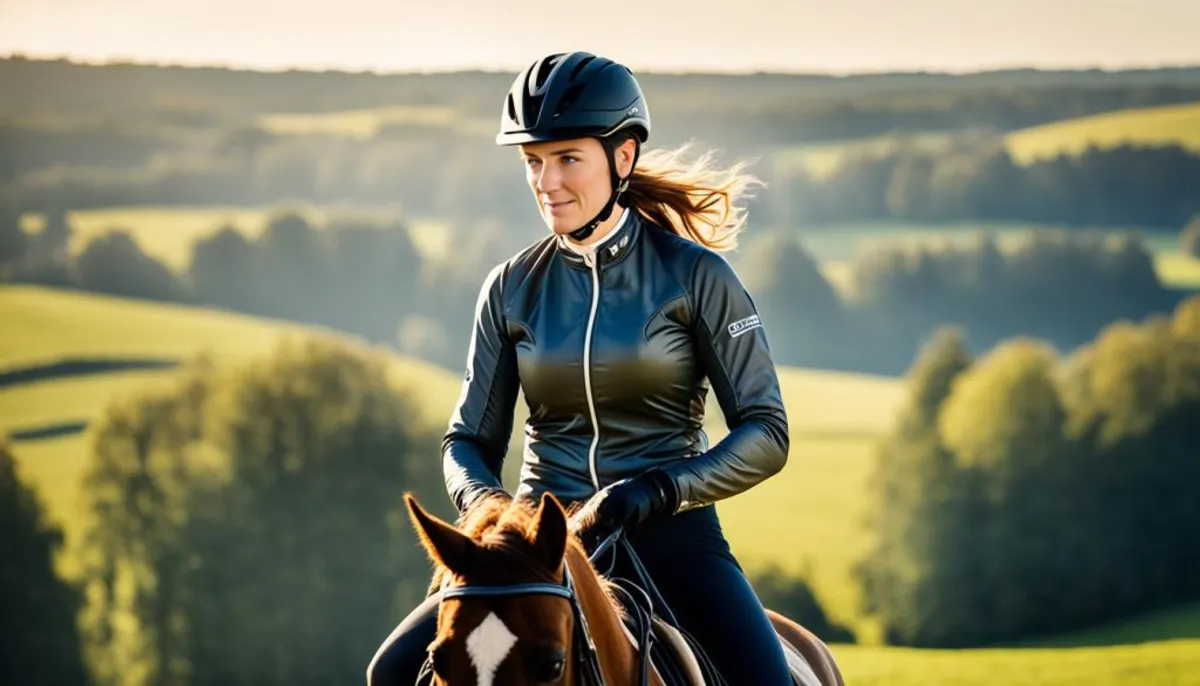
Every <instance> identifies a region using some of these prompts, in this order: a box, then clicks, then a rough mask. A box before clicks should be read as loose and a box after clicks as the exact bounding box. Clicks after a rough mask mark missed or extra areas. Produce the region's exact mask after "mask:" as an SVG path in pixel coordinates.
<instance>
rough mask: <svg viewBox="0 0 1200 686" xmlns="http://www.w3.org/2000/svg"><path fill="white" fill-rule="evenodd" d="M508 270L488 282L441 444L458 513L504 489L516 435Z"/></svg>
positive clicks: (445, 473)
mask: <svg viewBox="0 0 1200 686" xmlns="http://www.w3.org/2000/svg"><path fill="white" fill-rule="evenodd" d="M503 275H504V265H499V266H497V267H496V268H494V269H493V270H492V271H491V272H490V273H489V274H488V276H487V278H486V279H485V280H484V282H483V285H482V286H481V288H480V291H479V297H478V300H477V301H476V304H475V322H474V328H473V329H472V331H471V339H470V346H469V348H468V353H467V367H466V373H465V374H464V376H463V381H462V388H461V392H460V394H459V398H458V404H457V405H456V406H455V408H454V412H453V414H452V415H451V417H450V422H449V427H448V428H447V431H446V434H445V435H444V437H443V439H442V474H443V477H444V478H445V482H446V490H447V492H448V493H449V495H450V499H451V500H452V501H453V502H454V505H455V507H457V508H458V511H459V512H460V513H461V512H465V511H466V510H467V508H468V507H470V505H471V504H472V503H474V502H475V500H476V499H478V498H479V497H481V496H485V495H488V494H489V493H492V492H494V491H497V490H500V491H502V490H503V488H504V487H503V483H502V481H501V478H500V477H501V467H502V465H503V464H504V456H505V453H506V452H507V451H508V443H509V440H510V438H511V437H512V430H513V426H512V425H513V408H514V407H515V405H516V399H517V391H518V388H519V386H520V379H519V377H518V374H517V358H516V353H515V351H514V348H513V344H512V341H511V340H510V339H509V337H508V332H507V330H506V329H505V322H504V305H503V302H502V292H503Z"/></svg>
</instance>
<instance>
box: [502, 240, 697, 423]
mask: <svg viewBox="0 0 1200 686" xmlns="http://www.w3.org/2000/svg"><path fill="white" fill-rule="evenodd" d="M637 257H638V256H636V255H632V256H630V259H629V260H626V261H625V262H623V263H622V264H620V265H617V266H616V267H615V268H612V269H602V270H600V272H599V275H598V276H599V288H600V290H599V297H598V299H597V301H596V303H595V314H594V321H592V322H591V327H590V328H591V332H590V333H591V340H590V349H589V354H588V355H587V356H586V359H587V360H588V367H587V369H586V370H585V366H584V362H585V354H584V350H585V348H587V347H589V346H588V343H589V341H588V333H589V320H590V319H592V309H593V293H594V289H593V278H594V277H593V274H592V272H591V271H586V270H581V269H554V270H550V271H549V273H548V277H547V278H546V279H545V280H544V281H542V282H541V283H540V284H539V287H538V288H537V289H536V290H530V291H529V292H524V293H522V294H521V298H520V302H519V303H518V306H517V307H515V308H514V310H513V311H512V312H510V314H509V317H510V320H515V323H514V324H513V325H512V326H510V328H511V329H512V331H511V334H512V335H513V336H514V339H515V341H516V350H517V365H518V370H519V373H520V377H521V385H522V388H523V391H524V395H525V398H526V401H527V402H528V403H529V406H530V410H531V415H532V417H533V418H535V419H537V418H541V419H549V418H560V419H562V420H563V421H571V420H572V419H577V418H578V416H580V415H582V416H584V417H586V416H587V415H588V413H589V410H588V397H587V395H588V394H587V383H586V380H585V375H586V374H587V373H588V372H590V383H591V393H592V400H593V402H594V403H595V405H596V407H597V408H598V410H599V411H600V414H601V417H600V421H601V422H602V423H603V422H604V418H605V417H604V415H606V414H607V416H609V417H612V416H613V413H614V412H616V413H618V414H621V413H623V411H632V412H637V411H645V410H644V408H645V407H646V406H647V404H649V405H651V406H654V407H662V406H673V407H678V406H680V405H682V406H684V407H686V406H687V404H688V401H689V399H690V397H691V394H692V393H693V391H694V388H695V384H696V381H697V379H696V372H695V370H696V362H695V353H694V350H693V341H692V335H691V331H690V328H689V326H690V325H689V317H690V314H689V305H688V301H687V298H686V296H685V294H684V292H683V290H682V289H681V288H680V287H679V285H678V283H676V282H675V281H674V280H673V279H671V278H670V277H669V276H668V275H667V274H665V273H663V272H662V270H661V269H654V268H653V265H647V264H643V263H640V262H638V261H637V259H636V258H637Z"/></svg>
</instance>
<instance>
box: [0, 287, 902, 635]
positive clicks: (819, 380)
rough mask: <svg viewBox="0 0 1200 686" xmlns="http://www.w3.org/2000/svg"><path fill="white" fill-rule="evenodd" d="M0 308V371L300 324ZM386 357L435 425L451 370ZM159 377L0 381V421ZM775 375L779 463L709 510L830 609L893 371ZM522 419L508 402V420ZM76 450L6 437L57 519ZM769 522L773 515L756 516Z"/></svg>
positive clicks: (39, 420) (70, 442)
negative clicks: (751, 489)
mask: <svg viewBox="0 0 1200 686" xmlns="http://www.w3.org/2000/svg"><path fill="white" fill-rule="evenodd" d="M0 317H3V318H4V319H5V320H6V321H10V322H14V323H15V326H13V327H12V329H11V332H12V333H10V334H8V335H6V336H5V337H4V338H3V340H2V341H0V368H6V369H12V368H17V367H22V366H27V365H31V364H39V363H44V362H46V361H48V360H55V359H63V358H77V359H78V358H83V359H90V358H97V357H104V358H115V359H126V360H128V359H138V358H145V357H153V358H177V359H182V358H184V357H185V356H188V355H191V354H193V353H195V352H197V351H199V350H202V349H208V350H211V351H213V353H214V354H216V355H217V356H219V357H226V358H230V359H234V358H244V357H246V356H250V355H255V354H259V353H262V352H265V351H266V350H267V349H268V348H269V347H270V346H272V345H274V344H275V343H276V342H277V341H279V340H281V339H283V338H285V337H287V336H293V335H297V334H302V333H308V332H311V331H314V329H310V328H308V327H302V326H297V325H292V324H288V323H284V322H275V321H268V320H263V319H258V318H254V317H249V316H244V315H237V314H231V313H224V312H216V311H211V310H200V309H189V308H182V307H174V306H170V305H164V304H158V303H148V302H139V301H131V300H124V299H119V298H110V297H104V296H96V295H85V294H79V293H71V292H60V291H53V290H47V289H40V288H28V287H17V286H7V287H3V288H0ZM392 359H393V365H394V366H393V370H394V373H395V374H396V377H397V379H403V380H404V381H405V382H406V383H409V384H411V385H412V386H413V387H415V388H418V389H420V392H421V393H422V394H423V395H424V397H425V398H426V399H427V401H426V402H424V403H422V407H423V409H424V410H425V412H424V415H425V417H424V419H425V420H426V421H428V422H430V423H431V424H433V425H438V424H441V423H444V422H445V419H446V417H447V416H449V413H450V410H451V408H452V406H453V402H454V401H455V399H456V398H457V394H458V389H459V380H458V377H457V375H455V374H453V373H451V372H450V371H448V370H445V369H442V368H439V367H435V366H433V365H429V364H426V363H424V362H421V361H419V360H414V359H411V358H405V357H401V356H393V357H392ZM168 374H169V371H168V370H131V371H117V372H109V373H104V374H92V375H87V376H65V377H63V376H60V377H55V378H47V379H42V380H39V381H37V382H30V383H23V384H20V385H13V386H10V387H8V388H0V432H10V431H30V430H36V429H38V428H40V427H54V426H57V425H61V424H68V425H75V427H76V428H78V427H79V426H82V425H86V423H87V422H88V421H91V420H93V419H95V418H96V416H97V415H98V413H99V412H100V411H101V410H102V408H103V407H104V404H105V403H107V402H109V401H111V400H113V399H114V398H119V397H121V396H122V395H125V394H128V393H130V392H135V391H137V390H140V389H143V388H148V387H150V385H151V384H154V383H155V382H156V381H159V380H162V379H165V378H168V377H167V375H168ZM780 376H781V382H782V384H783V389H784V397H785V401H786V403H787V407H788V411H789V416H790V420H791V425H792V431H793V436H794V439H793V446H794V447H793V451H792V459H791V462H790V464H789V466H788V468H787V469H785V471H784V472H783V474H782V475H781V476H780V477H779V478H777V479H773V480H772V481H771V482H770V483H768V484H767V485H765V486H764V487H763V490H761V491H756V493H755V497H754V498H749V497H747V498H738V499H733V500H731V501H729V502H727V503H725V504H723V505H722V508H721V512H722V516H723V517H724V518H725V521H726V525H727V528H728V530H729V532H730V537H731V539H732V540H733V542H734V545H735V546H736V547H737V549H738V550H739V552H740V553H744V555H745V557H746V559H747V562H748V563H750V564H752V565H758V564H763V563H767V562H774V563H779V564H781V565H782V566H784V567H787V568H789V569H793V570H798V569H801V568H802V567H803V564H804V561H805V560H806V559H807V558H809V557H812V558H815V559H816V560H817V564H816V565H815V570H816V571H817V572H818V574H819V583H820V586H821V588H822V590H823V592H824V591H826V590H827V592H828V594H829V596H830V600H831V602H832V603H833V604H834V605H835V606H836V610H837V612H838V614H839V615H844V616H846V617H847V618H849V617H850V615H851V614H852V603H853V600H854V596H853V589H852V588H851V587H850V586H848V585H847V584H846V583H845V574H844V572H845V569H846V565H848V564H849V562H850V560H851V558H852V557H853V556H854V555H856V554H857V551H858V550H859V549H860V547H859V546H860V540H859V537H858V534H857V530H856V528H855V523H856V520H857V510H858V508H859V507H860V500H859V498H858V493H859V492H860V490H861V489H860V486H861V483H862V479H863V478H864V477H865V470H866V467H867V464H868V463H867V462H866V457H867V455H868V453H869V447H870V440H871V437H872V436H873V435H875V434H878V433H879V432H881V431H883V430H884V428H885V427H886V424H887V422H888V421H889V418H890V416H891V414H892V412H893V410H894V407H895V405H896V403H897V402H898V401H899V399H900V387H899V385H898V383H897V382H896V381H895V380H893V379H886V378H874V377H867V376H858V375H849V374H839V373H832V372H818V371H812V370H800V369H790V368H784V369H781V370H780ZM709 410H710V414H709V418H708V422H707V425H708V427H709V431H710V435H711V438H712V440H713V441H714V442H715V441H717V440H720V438H722V437H723V436H724V435H725V433H726V429H725V425H724V421H723V418H722V416H721V414H720V409H719V407H718V406H717V405H716V403H715V402H710V405H709ZM524 416H525V414H524V407H523V402H521V401H518V418H517V420H518V422H521V421H523V420H524ZM69 428H70V427H68V429H69ZM522 440H523V434H522V432H521V431H520V430H519V427H518V429H517V430H515V431H514V435H513V440H512V444H511V452H510V459H509V461H508V463H507V464H506V465H505V466H506V469H505V472H506V476H507V481H509V482H510V483H511V482H512V480H513V479H514V478H515V476H516V471H517V468H518V467H519V454H520V452H519V451H520V444H521V441H522ZM86 449H87V446H86V435H85V434H79V433H71V432H68V433H66V434H65V435H60V436H56V437H52V438H47V439H42V440H37V441H21V442H18V443H17V446H16V452H17V455H18V457H19V458H20V459H22V462H23V468H24V469H25V470H26V471H27V473H28V474H30V475H32V476H34V478H35V481H37V482H38V483H39V486H40V487H41V488H43V490H44V491H45V493H46V496H47V498H48V499H49V500H50V502H51V508H52V511H55V512H56V514H58V515H59V516H61V517H62V518H63V519H64V521H66V522H68V526H69V527H70V522H71V520H72V519H73V517H74V514H73V513H70V512H69V511H68V510H66V509H65V508H68V507H69V504H71V503H73V502H74V500H75V495H76V493H77V485H76V484H75V483H74V481H73V480H72V479H71V478H69V477H70V476H71V475H73V474H74V470H76V469H77V468H78V466H79V465H80V464H81V462H82V460H83V457H84V454H85V451H86ZM770 521H774V524H764V522H770Z"/></svg>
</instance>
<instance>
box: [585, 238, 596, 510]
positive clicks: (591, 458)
mask: <svg viewBox="0 0 1200 686" xmlns="http://www.w3.org/2000/svg"><path fill="white" fill-rule="evenodd" d="M583 260H584V262H586V263H587V265H588V266H589V267H591V269H592V310H591V313H590V314H588V322H587V330H586V332H585V333H584V337H583V388H584V393H585V394H586V395H587V404H588V413H589V414H590V415H591V417H592V445H591V447H589V448H588V469H589V470H590V471H591V474H592V485H593V486H595V488H596V490H597V491H599V490H600V477H599V476H598V475H597V474H596V448H597V447H598V446H599V444H600V422H599V420H597V419H596V400H595V398H594V397H593V396H592V332H593V331H594V330H595V327H596V307H597V306H598V305H599V304H600V272H599V268H598V267H597V262H596V253H595V252H594V251H593V252H590V253H586V254H584V256H583Z"/></svg>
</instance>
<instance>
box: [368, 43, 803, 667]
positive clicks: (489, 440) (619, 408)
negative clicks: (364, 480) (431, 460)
mask: <svg viewBox="0 0 1200 686" xmlns="http://www.w3.org/2000/svg"><path fill="white" fill-rule="evenodd" d="M649 133H650V114H649V110H648V108H647V105H646V101H645V99H644V97H643V94H642V91H641V88H640V86H639V85H638V83H637V81H636V80H635V78H634V76H633V75H632V74H631V73H630V71H629V70H628V69H627V68H625V67H624V66H622V65H620V64H617V63H614V62H612V61H610V60H607V59H604V58H601V57H597V56H594V55H591V54H588V53H584V52H575V53H570V54H556V55H550V56H548V57H545V58H542V59H540V60H538V61H536V62H534V63H533V64H532V65H530V66H529V67H528V68H527V69H526V70H525V71H523V72H522V73H521V74H520V75H519V76H518V77H517V79H516V80H515V81H514V83H513V85H512V88H511V90H510V91H509V94H508V97H507V99H506V100H505V103H504V108H503V113H502V120H501V131H500V133H499V135H498V136H497V143H498V144H499V145H511V146H518V147H519V150H520V157H521V159H522V160H523V161H524V163H525V165H526V176H527V179H528V182H529V185H530V188H531V190H532V191H533V194H534V197H535V199H536V201H537V206H538V209H539V210H540V212H541V215H542V217H543V219H544V220H545V222H546V224H547V226H548V227H549V228H550V230H551V235H550V236H548V237H546V238H544V239H542V240H539V241H537V242H536V243H534V244H533V245H531V246H529V247H527V248H526V249H524V250H522V251H521V252H520V253H518V254H516V255H514V256H513V257H511V258H510V259H508V260H507V261H505V262H504V263H502V264H500V265H499V266H497V267H496V268H495V269H493V270H492V271H491V273H490V274H489V275H488V277H487V279H486V280H485V282H484V284H483V286H482V288H481V291H480V296H479V300H478V303H477V309H476V319H475V327H474V330H473V333H472V337H471V343H470V352H469V355H468V362H467V370H466V376H465V378H464V382H463V389H462V396H461V398H460V401H459V404H458V407H457V408H456V410H455V412H454V415H453V417H452V418H451V420H450V425H449V430H448V432H447V433H446V436H445V440H444V442H443V448H442V456H443V466H444V471H445V478H446V486H447V489H448V492H449V494H450V497H451V498H452V499H453V501H454V503H455V505H456V506H457V507H458V508H459V510H460V511H465V510H466V509H467V508H469V507H470V506H471V505H472V504H473V503H475V502H476V501H477V500H478V499H480V498H486V497H509V496H508V495H507V494H506V493H505V491H504V488H503V486H502V484H501V479H500V474H501V463H502V461H503V459H504V455H505V452H506V450H507V447H508V442H509V438H510V436H511V432H512V424H513V408H514V405H515V402H516V398H517V392H518V389H521V390H523V391H524V394H525V399H526V402H527V403H528V405H529V408H530V417H529V422H528V424H527V427H526V436H527V438H526V442H525V450H524V461H523V465H522V470H521V480H520V485H519V487H518V489H517V493H516V497H529V498H532V499H536V498H538V497H540V495H541V494H542V493H543V492H545V491H549V492H551V493H553V494H554V495H555V496H557V497H558V498H559V499H560V500H562V501H563V502H564V503H573V504H577V505H581V508H580V510H579V512H578V513H577V518H578V519H577V521H578V522H580V523H581V524H583V525H585V526H586V529H585V530H586V531H587V534H588V535H587V539H586V540H585V544H589V545H592V544H594V543H595V542H596V541H598V540H600V539H602V538H604V537H605V536H606V535H607V534H608V533H609V532H612V531H614V530H615V529H617V528H621V527H623V528H625V529H626V530H627V531H628V540H629V542H630V543H631V544H632V546H633V548H634V550H635V551H636V553H637V554H638V556H639V558H640V559H641V562H642V563H643V564H644V565H645V567H646V569H647V570H648V572H649V574H650V576H651V578H652V579H653V581H654V583H655V585H656V586H657V588H658V590H659V592H660V593H661V594H662V596H663V597H664V599H665V600H666V602H667V603H668V605H669V606H670V608H671V610H672V612H673V613H674V614H675V616H676V618H677V619H678V620H679V622H680V623H681V625H682V626H683V628H684V629H686V630H687V631H688V632H689V633H690V634H691V635H692V636H693V637H695V638H696V639H697V640H698V641H699V642H700V644H701V645H702V646H704V650H705V652H706V653H707V654H708V655H709V657H710V658H712V660H713V662H714V664H715V665H716V667H717V668H718V669H719V670H720V671H721V672H722V673H723V675H724V676H725V678H726V679H727V680H728V681H729V683H731V684H734V683H747V684H756V685H758V686H770V685H772V684H779V685H781V686H782V685H784V684H790V683H791V682H790V679H789V676H788V672H787V665H786V662H785V658H784V655H783V652H782V650H781V649H780V647H779V644H778V640H777V639H776V638H775V632H774V629H773V628H772V626H771V624H770V623H769V620H768V619H767V617H766V614H765V612H764V611H763V608H762V605H761V604H760V603H759V601H758V599H757V597H756V596H755V594H754V592H753V590H752V589H751V587H750V585H749V584H748V582H747V581H746V578H745V576H744V575H743V573H742V570H741V568H740V566H739V565H738V563H737V561H736V560H735V559H734V557H733V555H732V554H731V553H730V548H729V545H728V543H727V542H726V540H725V538H724V536H723V534H722V531H721V527H720V523H719V521H718V519H717V514H716V510H715V508H714V507H713V504H714V503H716V502H717V501H719V500H722V499H724V498H728V497H730V496H733V495H736V494H738V493H742V492H744V491H746V490H747V489H749V488H751V487H752V486H754V485H756V484H758V483H759V482H761V481H763V480H765V479H767V478H768V477H770V476H772V475H773V474H775V473H777V472H778V471H779V470H780V469H782V468H783V466H784V464H785V462H786V460H787V453H788V427H787V416H786V414H785V411H784V406H783V402H782V399H781V395H780V390H779V382H778V379H777V377H776V372H775V367H774V363H773V361H772V359H771V354H770V351H769V349H768V347H767V339H766V335H765V333H764V330H763V328H762V326H761V323H760V321H759V318H758V314H757V312H756V311H755V307H754V303H753V302H752V301H751V298H750V296H749V295H748V294H747V293H746V291H745V289H744V288H743V287H742V284H741V282H740V281H739V279H738V277H737V275H736V274H735V273H734V272H733V270H732V269H731V268H730V266H729V264H728V263H727V262H726V261H725V260H724V259H723V258H722V257H721V256H719V255H718V254H717V251H718V250H722V249H726V248H728V247H732V246H733V245H734V240H733V239H734V237H735V235H736V233H737V232H738V231H739V230H740V228H741V226H742V221H743V220H742V218H741V216H740V210H739V209H738V208H736V207H735V206H734V204H733V202H734V200H735V199H736V198H737V196H739V195H740V194H741V193H742V192H743V190H744V189H745V188H746V187H747V185H748V184H749V183H751V182H753V179H751V178H749V177H741V176H739V175H738V173H737V172H738V171H739V170H738V169H737V168H735V169H734V170H732V171H731V172H730V173H729V174H728V175H727V178H726V179H725V180H724V181H721V182H719V183H718V182H716V180H717V179H718V178H719V174H718V173H717V172H715V171H712V170H709V169H707V168H706V167H705V165H704V164H703V161H702V162H701V163H700V164H697V165H695V166H693V167H692V168H691V169H690V170H687V171H681V170H677V169H676V168H675V165H674V158H675V155H673V154H667V155H658V156H650V155H647V158H646V160H644V161H643V162H642V165H641V166H640V167H639V166H637V165H638V161H639V157H640V149H641V148H640V146H641V145H642V144H643V143H645V142H646V140H647V138H648V137H649ZM709 384H711V385H712V388H713V390H714V392H715V393H716V397H717V400H718V401H719V403H720V405H721V409H722V410H723V411H724V414H725V417H726V420H727V422H728V424H729V427H730V433H729V435H728V436H726V437H725V438H724V439H723V440H721V441H720V442H719V443H717V444H716V445H714V446H709V445H708V440H707V438H706V436H705V434H704V432H703V429H702V423H703V413H704V405H705V397H706V395H707V392H708V385H709ZM435 621H436V597H432V598H430V600H428V601H427V602H426V603H424V604H423V605H422V606H420V607H418V608H417V610H415V611H414V612H413V613H412V614H411V615H410V616H409V617H408V618H407V619H406V620H405V621H404V622H403V623H402V624H401V625H400V626H399V627H397V629H396V631H394V632H393V633H392V635H391V636H390V637H389V638H388V640H387V641H385V643H384V645H383V646H382V647H381V648H380V651H379V652H378V653H377V654H376V656H375V659H374V660H373V661H372V664H371V667H370V669H369V670H368V678H369V681H370V682H371V683H374V684H383V683H395V684H399V683H408V684H411V683H412V679H413V674H415V672H416V670H417V665H418V664H419V663H420V662H421V660H422V659H423V658H424V657H425V653H424V651H425V647H426V645H427V644H428V643H429V641H430V640H431V638H432V636H433V634H434V631H435V626H434V623H435ZM747 656H754V657H753V659H747Z"/></svg>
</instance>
